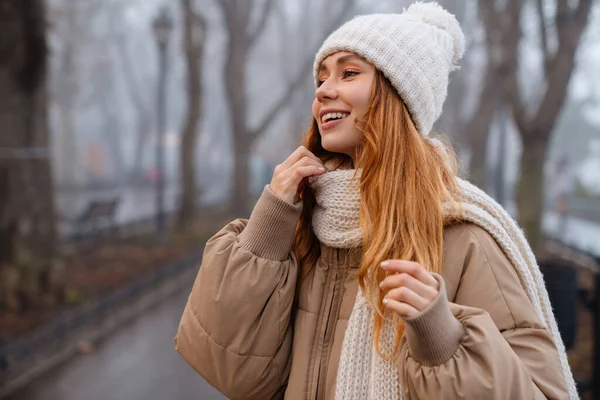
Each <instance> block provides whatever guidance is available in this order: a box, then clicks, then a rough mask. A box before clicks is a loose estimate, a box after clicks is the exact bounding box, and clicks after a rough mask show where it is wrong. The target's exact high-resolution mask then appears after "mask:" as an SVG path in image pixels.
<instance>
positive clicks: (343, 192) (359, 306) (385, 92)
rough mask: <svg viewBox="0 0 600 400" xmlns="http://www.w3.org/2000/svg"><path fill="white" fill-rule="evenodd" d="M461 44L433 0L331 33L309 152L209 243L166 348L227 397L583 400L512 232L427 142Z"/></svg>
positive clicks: (284, 167)
mask: <svg viewBox="0 0 600 400" xmlns="http://www.w3.org/2000/svg"><path fill="white" fill-rule="evenodd" d="M463 52H464V37H463V34H462V31H461V29H460V26H459V25H458V22H457V21H456V19H455V18H454V16H452V15H451V14H449V13H448V12H447V11H446V10H444V9H443V8H442V7H440V6H439V5H437V4H435V3H420V2H418V3H415V4H413V5H412V6H410V7H409V8H408V9H407V10H406V11H405V12H404V13H402V14H375V15H365V16H359V17H356V18H355V19H353V20H351V21H349V22H347V23H346V24H344V25H343V26H342V27H340V28H339V29H338V30H336V31H335V32H333V33H332V34H331V35H330V36H329V37H328V38H327V39H326V40H325V42H324V43H323V45H322V47H321V49H320V50H319V51H318V53H317V55H316V58H315V69H314V74H315V75H314V77H315V83H316V92H315V100H314V102H313V106H312V112H313V121H312V125H311V127H310V128H309V129H308V131H307V132H306V134H305V135H304V137H303V142H302V146H300V147H299V148H298V149H297V150H296V151H294V152H293V153H292V154H291V155H290V156H289V157H288V158H287V159H286V160H285V161H284V162H283V163H281V164H280V165H278V166H277V167H276V168H275V172H274V174H273V178H272V180H271V183H270V184H269V185H267V186H266V187H265V189H264V192H263V194H262V196H261V198H260V199H259V200H258V202H257V204H256V206H255V208H254V210H253V212H252V215H251V216H250V219H249V220H245V219H238V220H236V221H233V222H232V223H230V224H229V225H227V226H225V227H224V228H223V229H222V230H221V231H220V232H218V233H217V234H216V235H215V236H214V237H213V238H212V239H211V240H210V241H209V242H208V243H207V246H206V249H205V252H204V258H203V262H202V267H201V268H200V272H199V274H198V278H197V279H196V283H195V285H194V288H193V290H192V293H191V295H190V297H189V300H188V303H187V305H186V308H185V311H184V313H183V316H182V319H181V323H180V326H179V331H178V333H177V337H176V339H175V346H176V348H177V350H178V351H179V352H180V354H181V355H182V356H183V357H184V358H185V359H186V360H187V361H188V363H189V364H190V365H191V366H192V367H194V368H195V369H196V371H198V373H200V374H201V375H202V376H203V377H204V378H205V379H206V380H207V381H208V382H210V383H211V384H212V385H214V386H215V387H216V388H217V389H219V390H220V391H222V392H223V393H224V394H225V395H226V396H227V397H229V398H233V399H237V398H244V399H266V398H269V399H271V398H285V399H334V398H335V399H341V400H348V399H350V400H352V399H356V400H364V399H373V400H374V399H384V398H385V399H393V400H399V399H401V398H407V399H417V398H422V399H430V398H446V399H454V398H467V399H507V400H508V399H525V398H526V399H547V398H550V399H564V398H577V397H578V396H577V392H576V388H575V384H574V382H573V377H572V375H571V371H570V369H569V365H568V362H567V358H566V354H565V350H564V346H563V343H562V341H561V338H560V335H559V334H558V330H557V327H556V322H555V320H554V316H553V314H552V309H551V307H550V303H549V300H548V294H547V292H546V289H545V286H544V282H543V280H542V277H541V274H540V271H539V268H538V266H537V263H536V261H535V259H534V257H533V253H532V252H531V249H530V248H529V246H528V244H527V241H526V240H525V237H524V236H523V233H522V232H521V230H520V229H519V228H518V226H517V225H516V224H515V222H514V221H513V220H512V219H511V218H510V216H509V215H508V214H507V213H506V211H505V210H503V209H502V208H501V207H500V206H499V205H498V204H497V203H495V202H494V201H493V200H492V199H490V198H489V197H488V196H487V195H486V194H485V193H483V192H482V191H480V190H479V189H477V188H476V187H474V186H472V185H470V184H469V183H467V182H465V181H463V180H461V179H459V178H458V177H457V176H456V162H455V160H454V157H453V153H452V150H451V148H450V147H448V146H446V145H444V144H443V143H442V142H441V141H440V140H439V139H436V138H433V137H431V135H430V134H431V130H432V127H433V124H434V123H435V121H436V120H437V119H438V118H439V116H440V114H441V113H442V106H443V103H444V101H445V99H446V93H447V87H448V79H449V74H450V72H451V71H452V70H454V69H456V67H457V64H458V61H459V60H460V58H461V57H462V55H463Z"/></svg>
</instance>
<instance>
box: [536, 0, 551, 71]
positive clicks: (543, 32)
mask: <svg viewBox="0 0 600 400" xmlns="http://www.w3.org/2000/svg"><path fill="white" fill-rule="evenodd" d="M536 4H537V13H538V19H539V20H540V22H539V25H538V28H539V30H538V33H539V35H540V42H541V44H542V58H543V63H544V73H545V75H548V63H549V58H550V53H549V51H548V31H547V27H546V17H545V16H544V0H537V3H536Z"/></svg>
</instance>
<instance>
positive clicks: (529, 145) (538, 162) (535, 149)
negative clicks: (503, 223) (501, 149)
mask: <svg viewBox="0 0 600 400" xmlns="http://www.w3.org/2000/svg"><path fill="white" fill-rule="evenodd" d="M529 137H531V136H529ZM546 143H547V135H544V134H542V133H539V137H538V138H537V139H536V138H535V137H534V138H533V139H532V140H530V141H528V142H524V143H523V153H522V154H521V162H520V168H521V169H520V170H521V177H520V179H519V183H518V188H517V190H518V210H519V223H520V225H521V227H522V228H523V229H524V230H525V235H526V236H527V239H528V241H529V244H530V245H531V248H532V249H533V251H534V253H535V254H536V255H537V257H538V258H542V257H543V245H542V233H541V221H542V211H543V208H544V207H543V198H544V161H545V159H546Z"/></svg>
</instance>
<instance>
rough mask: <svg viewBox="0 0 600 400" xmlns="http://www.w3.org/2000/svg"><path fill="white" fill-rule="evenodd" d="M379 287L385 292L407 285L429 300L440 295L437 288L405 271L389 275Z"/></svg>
mask: <svg viewBox="0 0 600 400" xmlns="http://www.w3.org/2000/svg"><path fill="white" fill-rule="evenodd" d="M379 287H380V288H381V290H382V291H383V292H384V293H385V292H387V291H389V290H392V289H395V288H398V287H407V288H409V289H410V290H412V291H413V292H415V293H416V294H418V295H419V296H421V297H424V298H426V299H428V300H434V299H435V298H436V297H437V295H438V291H437V290H436V289H435V288H433V287H432V286H429V285H426V284H424V283H423V282H421V281H420V280H418V279H416V278H415V277H414V276H412V275H409V274H407V273H405V272H402V273H400V274H393V275H389V276H387V277H386V278H385V279H384V280H383V281H382V282H381V284H380V285H379Z"/></svg>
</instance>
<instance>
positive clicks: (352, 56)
mask: <svg viewBox="0 0 600 400" xmlns="http://www.w3.org/2000/svg"><path fill="white" fill-rule="evenodd" d="M349 61H363V62H364V60H363V58H362V57H359V56H357V55H356V54H347V55H345V56H342V57H340V58H338V59H337V60H336V62H335V63H336V64H337V65H341V64H344V63H347V62H349ZM325 70H327V67H326V66H325V63H321V66H320V67H319V72H322V71H325Z"/></svg>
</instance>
